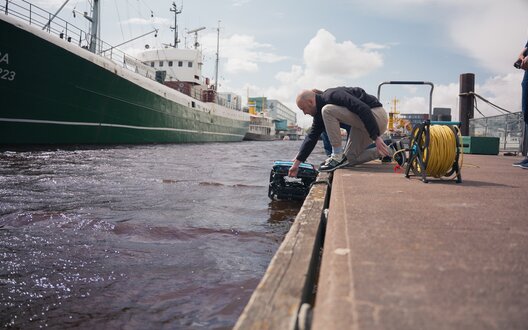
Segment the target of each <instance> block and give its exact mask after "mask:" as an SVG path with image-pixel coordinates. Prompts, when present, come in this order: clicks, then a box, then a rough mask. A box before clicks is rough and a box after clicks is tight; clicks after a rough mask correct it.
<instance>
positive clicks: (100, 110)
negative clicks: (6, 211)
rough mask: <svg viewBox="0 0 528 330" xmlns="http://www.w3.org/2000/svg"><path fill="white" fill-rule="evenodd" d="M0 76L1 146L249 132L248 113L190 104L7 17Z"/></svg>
mask: <svg viewBox="0 0 528 330" xmlns="http://www.w3.org/2000/svg"><path fill="white" fill-rule="evenodd" d="M54 39H56V40H54ZM0 70H1V71H0V104H1V106H0V146H1V145H19V144H126V143H136V144H140V143H186V142H228V141H241V140H242V139H243V137H244V135H245V134H246V132H247V131H248V127H249V116H247V114H245V113H242V112H240V111H236V110H231V109H227V108H223V107H220V106H219V105H217V104H210V103H203V102H200V101H197V100H194V99H191V98H190V97H187V96H186V95H183V94H181V93H179V92H177V91H175V90H172V89H170V88H169V87H166V86H164V85H162V84H159V83H156V82H154V81H150V80H149V79H147V78H145V77H141V76H140V75H138V74H135V73H134V72H129V70H127V69H124V68H122V67H120V66H119V65H117V64H115V63H113V62H112V61H110V60H108V59H105V58H103V57H100V56H97V55H94V54H92V53H90V52H89V51H88V50H85V49H82V48H80V47H78V46H77V45H74V44H71V43H68V42H67V41H66V40H63V39H59V38H58V37H57V36H52V35H47V34H46V33H45V32H42V31H40V29H38V28H35V27H32V26H29V25H28V24H26V23H24V22H22V21H20V22H19V21H18V20H16V19H13V18H11V17H9V16H6V15H4V14H0Z"/></svg>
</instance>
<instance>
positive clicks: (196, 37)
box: [187, 26, 205, 49]
mask: <svg viewBox="0 0 528 330" xmlns="http://www.w3.org/2000/svg"><path fill="white" fill-rule="evenodd" d="M202 30H205V26H202V27H199V28H197V29H194V30H191V31H187V34H191V33H194V49H198V46H200V44H199V43H198V32H200V31H202Z"/></svg>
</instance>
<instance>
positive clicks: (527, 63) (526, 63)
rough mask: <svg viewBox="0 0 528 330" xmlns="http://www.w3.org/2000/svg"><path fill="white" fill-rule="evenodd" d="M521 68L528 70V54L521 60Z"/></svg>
mask: <svg viewBox="0 0 528 330" xmlns="http://www.w3.org/2000/svg"><path fill="white" fill-rule="evenodd" d="M521 69H523V70H528V56H525V57H524V59H523V60H522V62H521Z"/></svg>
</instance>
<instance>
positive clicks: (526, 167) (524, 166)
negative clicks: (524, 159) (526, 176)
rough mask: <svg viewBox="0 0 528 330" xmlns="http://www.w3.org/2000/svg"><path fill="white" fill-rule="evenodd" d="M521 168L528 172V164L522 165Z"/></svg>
mask: <svg viewBox="0 0 528 330" xmlns="http://www.w3.org/2000/svg"><path fill="white" fill-rule="evenodd" d="M520 168H523V169H525V170H528V163H525V164H522V165H521V166H520Z"/></svg>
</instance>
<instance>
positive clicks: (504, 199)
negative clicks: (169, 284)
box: [235, 155, 528, 330]
mask: <svg viewBox="0 0 528 330" xmlns="http://www.w3.org/2000/svg"><path fill="white" fill-rule="evenodd" d="M520 159H521V158H520V157H505V156H487V155H464V160H463V167H462V183H456V182H455V181H454V180H440V179H434V178H432V179H431V180H429V183H423V182H422V181H421V177H417V176H411V177H410V178H405V176H404V174H403V173H396V172H394V170H393V167H394V165H393V164H381V163H379V162H372V163H368V164H364V165H360V166H356V167H353V168H343V169H339V170H337V171H335V172H334V173H333V174H332V175H330V176H329V177H328V176H326V177H325V176H324V175H323V176H322V177H321V178H320V181H325V180H326V179H328V180H329V181H331V186H326V185H325V184H318V185H315V186H314V188H312V192H314V191H316V195H312V192H311V193H310V195H309V196H308V198H307V200H306V202H305V205H303V209H302V210H301V212H300V213H299V216H298V218H297V219H296V221H295V223H294V225H293V227H292V228H294V232H292V231H290V233H288V235H287V237H286V238H285V240H284V242H283V244H282V245H281V247H280V248H279V250H278V251H277V254H276V255H275V257H274V258H273V260H272V262H271V264H270V268H269V269H268V271H267V273H266V275H265V276H264V278H263V279H262V281H261V283H260V284H259V286H258V287H257V289H256V290H255V292H254V294H253V296H252V298H251V300H250V302H249V303H248V305H247V306H246V309H245V310H244V312H243V314H242V315H241V317H240V319H239V321H238V323H237V325H236V326H235V328H236V329H406V330H407V329H527V328H528V210H527V208H528V170H524V169H521V168H518V167H513V166H512V163H513V162H516V161H518V160H520ZM330 187H331V188H330ZM323 190H326V195H325V197H324V200H325V202H323V203H321V205H322V206H321V209H320V210H319V211H320V212H318V211H317V210H316V209H314V205H315V204H314V203H317V201H319V202H321V201H322V200H323V199H322V197H321V194H322V192H323ZM317 196H318V197H317ZM307 205H311V206H309V213H310V214H311V216H307V210H306V208H305V206H307ZM310 226H311V228H312V229H311V233H312V234H308V231H305V230H304V229H305V228H309V227H310ZM314 228H317V230H314ZM313 233H320V234H318V235H316V234H313ZM301 241H302V242H301ZM299 242H301V243H302V244H300V245H299V246H298V249H297V250H296V251H295V253H292V251H293V250H292V249H289V250H285V249H284V248H283V246H284V245H289V246H290V247H291V246H295V245H298V244H299ZM303 242H304V243H303ZM303 244H304V245H303ZM318 251H322V253H318ZM285 256H286V257H287V260H289V261H287V262H284V257H285ZM300 256H304V258H305V259H307V260H305V261H304V262H300V260H299V259H300ZM281 260H282V261H281ZM314 260H315V261H314ZM292 264H293V265H292ZM289 265H292V266H291V267H290V266H289ZM277 271H279V273H280V275H279V276H277V274H275V275H274V273H277ZM278 283H282V284H280V285H279V284H278ZM293 287H295V288H293Z"/></svg>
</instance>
